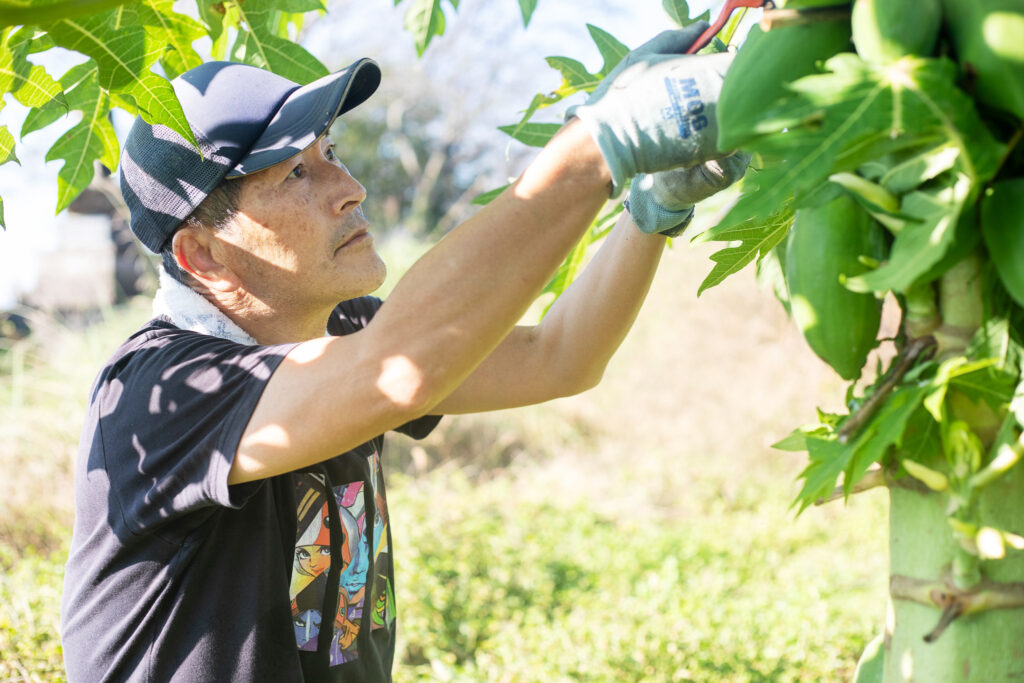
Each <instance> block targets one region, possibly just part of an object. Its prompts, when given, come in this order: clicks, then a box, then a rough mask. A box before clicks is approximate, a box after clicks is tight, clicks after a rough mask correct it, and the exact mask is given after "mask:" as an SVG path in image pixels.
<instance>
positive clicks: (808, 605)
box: [390, 471, 883, 683]
mask: <svg viewBox="0 0 1024 683" xmlns="http://www.w3.org/2000/svg"><path fill="white" fill-rule="evenodd" d="M442 491H443V492H444V494H443V495H444V497H445V501H446V505H445V506H444V507H443V508H438V507H437V506H436V500H437V499H436V496H437V495H440V494H441V492H442ZM764 492H765V489H764V487H763V486H762V485H758V486H756V487H752V488H750V489H747V490H741V493H739V495H738V496H737V498H736V499H734V500H732V501H729V502H725V501H722V500H721V499H719V500H718V501H714V502H713V500H712V499H713V498H715V497H717V494H716V493H713V492H712V491H708V495H709V497H708V498H707V499H706V500H705V504H708V505H711V506H712V508H713V509H712V510H709V511H708V514H707V515H705V516H702V517H701V518H700V520H699V522H697V521H696V520H693V523H691V522H689V521H687V522H684V523H680V522H679V521H672V520H663V519H659V518H658V517H657V516H646V515H645V516H643V517H641V518H639V519H615V518H613V517H609V516H608V515H607V513H604V512H602V510H601V508H600V506H597V505H584V504H564V503H559V502H557V501H551V502H546V503H545V502H533V501H531V500H523V499H522V489H521V488H519V487H517V486H515V485H514V484H513V483H512V482H511V481H509V480H507V479H504V478H499V479H496V480H493V481H491V482H489V483H478V482H469V481H468V480H466V479H465V478H464V476H462V475H461V474H459V473H458V472H457V471H449V472H443V471H442V472H437V473H436V474H434V475H431V476H429V477H427V478H426V479H425V480H417V481H415V482H412V481H407V480H405V479H404V478H394V484H393V485H392V488H391V492H390V497H391V499H392V501H393V505H394V512H393V515H392V516H393V519H394V520H395V546H396V549H397V553H398V555H397V560H396V562H397V566H396V572H397V573H398V574H399V575H401V576H402V577H404V578H403V579H402V580H401V581H400V582H399V584H398V602H399V610H400V617H399V618H400V620H401V622H402V625H401V627H400V633H401V636H400V638H401V642H400V651H399V654H398V661H397V664H396V671H395V675H396V680H398V681H427V680H453V681H474V680H495V679H496V675H495V674H496V672H501V680H516V681H577V680H587V681H608V682H609V683H611V682H612V681H624V680H628V681H639V680H644V681H752V680H754V681H758V680H759V681H780V682H781V681H807V680H845V679H848V678H849V676H850V674H851V673H852V669H853V662H855V661H856V656H857V653H858V652H859V651H860V649H861V648H862V647H863V645H864V643H865V642H866V639H865V638H864V635H863V634H865V633H869V632H871V631H872V630H873V628H874V625H875V624H876V623H877V621H878V619H880V617H881V610H877V614H870V613H869V614H865V613H864V611H863V609H862V601H863V600H864V599H865V598H869V599H874V596H873V595H870V593H874V592H875V591H874V589H871V590H870V591H865V583H863V581H864V580H868V583H869V584H870V583H871V581H870V580H869V579H867V576H869V574H867V573H866V572H867V571H870V570H869V569H867V568H866V567H860V566H858V565H857V562H856V561H853V562H851V561H849V560H847V559H846V557H847V556H846V553H845V552H844V550H843V549H844V547H849V546H850V545H857V546H858V547H861V548H863V547H864V546H863V545H862V544H868V545H869V546H870V545H874V544H875V543H877V541H872V540H870V539H871V537H872V536H873V535H875V530H876V526H875V525H876V524H881V523H882V519H883V517H882V514H881V513H882V511H880V510H877V509H874V510H871V511H870V512H869V511H868V510H867V509H866V508H863V509H862V510H861V511H860V512H859V513H855V514H853V515H852V516H850V517H848V518H847V519H846V520H840V519H835V518H833V519H832V520H819V521H818V522H810V521H807V522H805V523H801V524H793V523H792V520H790V519H788V518H787V516H786V515H785V514H784V512H783V509H784V506H783V505H782V504H781V499H782V497H781V496H780V495H777V494H769V495H767V497H764ZM780 493H781V492H780ZM853 519H858V522H859V523H853V522H852V520H853ZM755 530H756V531H755ZM858 554H859V553H858ZM869 557H871V558H872V560H871V561H873V560H874V558H876V557H878V556H876V555H871V554H870V553H869ZM878 559H881V558H878ZM822 561H829V564H830V571H829V572H821V571H820V562H822ZM861 572H865V573H864V574H863V578H858V575H861ZM878 583H879V584H880V583H881V582H878ZM837 584H838V585H840V586H842V590H836V585H837ZM794 586H800V589H799V590H796V591H794V590H793V587H794ZM822 593H827V594H828V595H829V598H828V600H827V601H822V600H821V599H820V595H821V594H822ZM866 593H868V594H866Z"/></svg>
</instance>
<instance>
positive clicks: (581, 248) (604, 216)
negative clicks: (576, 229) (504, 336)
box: [541, 202, 623, 314]
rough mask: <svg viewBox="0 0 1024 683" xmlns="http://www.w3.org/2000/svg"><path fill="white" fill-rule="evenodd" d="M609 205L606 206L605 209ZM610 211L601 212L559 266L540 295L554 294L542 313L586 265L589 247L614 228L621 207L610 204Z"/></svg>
mask: <svg viewBox="0 0 1024 683" xmlns="http://www.w3.org/2000/svg"><path fill="white" fill-rule="evenodd" d="M607 206H609V205H606V207H607ZM610 206H611V209H609V210H606V211H603V212H602V213H601V214H600V215H599V216H598V217H597V219H595V220H594V222H593V224H591V226H590V229H589V230H588V231H587V233H586V234H585V235H584V236H583V239H581V240H580V241H579V242H578V243H577V244H576V246H575V247H574V248H573V250H572V252H570V253H569V256H568V257H566V259H565V261H563V262H562V265H561V266H559V268H558V271H556V272H555V276H554V277H553V278H551V281H550V282H548V284H547V286H545V287H544V290H543V291H542V292H541V294H554V295H555V298H554V299H553V300H552V301H551V302H550V303H549V304H548V305H547V307H545V309H544V313H545V314H547V312H548V311H549V310H550V309H551V306H552V305H554V302H555V301H557V299H558V297H560V296H561V295H562V293H563V292H564V291H565V290H566V289H568V288H569V285H571V284H572V282H573V280H575V279H576V276H577V275H579V274H580V272H582V271H583V267H584V266H585V265H586V263H587V253H588V252H589V250H590V247H591V246H592V245H593V244H595V243H596V242H598V241H600V240H601V239H603V238H604V237H605V236H606V235H607V234H608V233H609V232H610V231H611V229H612V227H614V225H615V222H616V221H617V220H618V218H619V216H620V215H621V214H622V211H623V206H622V204H621V203H620V202H612V203H610Z"/></svg>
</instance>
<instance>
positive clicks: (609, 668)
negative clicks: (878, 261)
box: [0, 246, 887, 682]
mask: <svg viewBox="0 0 1024 683" xmlns="http://www.w3.org/2000/svg"><path fill="white" fill-rule="evenodd" d="M708 267H709V266H708V262H707V252H706V251H704V250H702V249H693V250H691V249H687V248H685V247H683V246H679V247H677V248H675V249H673V250H672V251H671V253H669V254H667V256H666V258H665V261H664V263H663V265H662V267H661V269H660V272H659V275H658V278H657V280H656V282H655V286H654V289H653V291H652V293H651V297H650V301H649V304H648V306H647V307H646V308H645V310H644V312H643V313H642V315H641V318H640V320H639V321H638V323H637V325H636V328H635V329H634V331H633V333H632V334H631V336H630V338H629V339H628V340H627V341H626V343H625V345H624V346H623V348H622V350H621V351H620V353H619V354H618V356H617V357H616V359H615V360H614V362H613V364H612V366H611V367H610V368H609V370H608V372H607V373H606V376H605V381H604V382H603V383H602V385H601V386H600V387H599V388H597V389H595V390H593V391H591V392H588V393H587V394H584V395H582V396H578V397H574V398H571V399H564V400H561V401H556V402H552V403H550V404H545V405H542V406H535V407H532V408H528V409H521V410H517V411H508V412H503V413H495V414H491V415H486V416H467V417H462V418H457V419H448V420H446V421H445V422H443V423H442V426H441V427H440V428H439V429H438V430H436V431H435V433H434V434H432V435H431V436H430V437H429V438H428V439H427V440H425V441H423V442H411V441H408V440H405V439H404V438H396V439H394V440H393V443H392V448H391V451H390V454H389V455H388V458H387V461H388V464H389V466H390V475H389V476H390V479H389V493H390V496H391V508H392V509H391V516H392V522H393V529H394V541H395V546H396V555H397V560H396V562H397V583H398V586H397V589H398V601H399V630H400V644H399V645H400V652H399V662H398V664H397V666H396V672H395V674H396V680H398V681H427V680H430V681H434V680H437V681H538V682H541V681H543V682H548V681H641V680H642V681H765V682H767V681H843V680H848V679H849V678H850V675H851V674H852V671H853V667H854V664H855V662H856V659H857V656H858V654H859V652H860V650H861V648H863V646H864V645H865V643H866V642H867V641H868V640H870V638H871V637H872V636H873V635H874V634H875V633H876V632H877V631H878V630H880V627H881V623H882V618H883V616H884V608H885V592H886V591H885V584H886V563H887V558H886V529H885V527H886V509H887V500H886V498H885V495H884V493H879V492H872V493H868V494H863V495H862V496H860V497H858V498H854V499H853V500H851V501H850V504H849V506H847V507H843V505H842V503H838V504H836V503H833V504H831V505H830V506H824V507H820V508H811V509H810V510H808V511H806V512H805V513H804V514H803V515H801V516H800V517H795V516H794V513H793V511H792V510H791V508H790V503H791V501H792V500H793V497H794V495H795V493H796V490H797V484H796V481H795V478H796V476H797V475H798V474H799V472H800V470H801V469H802V467H803V456H802V455H800V454H793V453H784V452H779V451H773V450H772V449H771V448H770V444H771V443H773V442H774V441H775V440H778V439H780V438H781V437H782V436H784V435H785V434H786V433H788V431H789V430H790V429H792V428H793V427H795V426H797V425H799V424H801V423H803V422H809V421H811V419H812V418H813V411H814V408H815V406H816V405H823V406H825V407H836V405H837V404H838V403H839V402H840V400H841V397H842V391H843V387H842V386H841V385H840V384H839V382H838V380H837V379H836V378H834V376H833V375H832V374H831V372H830V371H829V370H828V369H827V368H825V367H824V366H823V365H822V364H821V363H820V362H819V361H818V360H817V359H816V358H814V357H813V356H812V355H811V354H810V352H809V351H808V350H807V349H806V347H805V346H804V345H803V343H802V341H801V340H800V339H799V335H798V334H797V333H796V331H795V330H794V329H793V327H792V325H791V324H790V323H789V322H788V321H787V320H786V319H785V318H784V315H783V313H782V311H781V309H780V307H779V306H778V305H777V304H776V303H775V302H774V300H772V299H771V297H770V295H768V294H767V293H762V292H759V291H757V290H756V288H755V286H754V284H753V282H752V277H751V276H750V275H749V274H741V275H740V276H738V277H737V278H735V281H732V282H728V283H726V284H725V285H724V286H722V287H720V288H718V289H715V290H711V291H710V292H708V293H706V294H705V295H704V296H703V297H702V298H701V299H700V300H698V299H696V297H695V293H696V290H697V284H698V283H699V282H700V279H701V278H702V277H703V275H704V274H705V273H706V271H707V270H708ZM146 314H147V311H146V305H145V302H141V303H140V304H138V305H135V306H133V307H129V308H128V309H125V310H118V311H111V312H109V313H108V315H107V316H106V321H105V322H104V324H102V325H100V326H94V327H90V328H87V329H84V330H71V329H66V328H62V327H61V326H59V325H58V324H56V323H54V322H53V321H49V322H47V321H42V323H41V324H43V325H44V326H48V327H47V329H45V330H44V332H45V333H43V334H38V335H36V336H35V337H34V338H33V339H31V340H26V341H24V342H20V343H18V344H16V345H14V346H13V347H11V348H7V349H5V350H3V351H0V411H2V413H0V414H2V416H3V417H2V420H0V468H2V471H3V472H4V476H3V477H2V478H0V570H2V576H0V681H57V680H62V678H63V675H62V669H61V654H60V647H59V638H58V619H59V614H58V605H59V593H60V584H61V577H62V573H63V561H64V555H65V552H66V547H67V542H68V537H69V529H70V523H71V515H72V512H71V474H70V472H71V458H72V455H73V453H74V450H75V445H76V442H77V438H78V430H79V428H80V425H81V419H82V413H83V410H84V403H85V396H86V394H87V392H88V388H89V385H90V383H91V381H92V376H93V374H94V373H95V371H96V370H97V369H98V367H99V366H100V365H101V364H102V362H103V360H104V358H105V357H106V355H107V354H108V353H109V352H110V351H111V350H112V349H113V348H114V346H116V344H117V343H118V341H119V340H120V339H122V338H123V337H124V336H126V335H127V333H128V332H130V331H131V329H133V328H134V327H135V326H136V325H137V324H139V323H140V322H141V321H142V320H144V319H145V317H146Z"/></svg>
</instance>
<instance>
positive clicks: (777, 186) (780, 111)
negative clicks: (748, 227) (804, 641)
mask: <svg viewBox="0 0 1024 683" xmlns="http://www.w3.org/2000/svg"><path fill="white" fill-rule="evenodd" d="M826 67H827V69H828V72H827V73H824V74H820V75H811V76H806V77H804V78H801V79H799V80H797V81H795V82H793V83H792V84H791V89H792V90H793V95H792V96H791V97H789V98H786V99H784V100H783V101H782V102H781V103H779V104H778V106H776V107H774V108H772V109H770V110H769V111H767V112H766V113H765V114H764V116H763V117H762V118H761V119H760V120H759V121H758V122H757V124H756V125H755V130H756V132H757V133H758V137H756V138H755V139H753V140H752V141H751V142H750V143H749V148H750V149H752V150H753V151H756V152H758V153H759V154H761V156H762V158H764V159H765V162H766V163H765V166H764V168H763V169H762V171H761V173H760V174H759V177H758V182H756V183H748V184H746V185H745V188H744V193H743V195H742V196H741V197H740V199H739V201H738V202H737V203H736V204H735V206H733V208H732V210H731V211H730V212H729V214H728V215H727V216H726V217H725V219H724V220H723V224H724V225H726V226H729V225H737V224H740V223H742V222H744V221H746V220H749V219H751V218H755V217H757V216H766V215H770V214H771V213H772V212H774V211H775V210H776V207H778V206H779V205H781V204H782V203H783V202H784V201H786V200H787V199H788V198H790V197H793V198H795V200H796V203H797V206H799V205H800V202H801V199H802V197H804V196H806V195H807V194H809V193H810V192H812V191H813V190H814V188H816V187H818V186H819V185H820V184H821V183H822V182H824V181H825V179H826V178H827V177H828V176H829V175H831V174H833V173H836V172H842V171H851V170H853V169H855V168H856V167H857V166H858V165H860V164H861V163H863V162H864V161H866V160H867V159H871V158H873V157H878V156H880V155H882V154H884V153H887V152H889V151H891V150H892V149H893V147H894V145H903V146H914V145H917V144H920V143H921V142H922V140H933V139H935V138H936V136H939V139H940V141H944V142H947V143H949V144H951V145H953V146H954V147H956V148H957V150H958V157H957V168H958V169H959V171H960V172H961V173H962V174H963V175H965V176H966V177H967V178H968V180H969V190H970V191H971V192H976V191H977V189H978V188H979V187H980V186H981V184H982V183H984V182H985V181H986V180H988V179H989V178H990V177H991V176H992V174H993V173H994V172H995V170H996V168H997V166H998V163H999V158H1000V154H1001V152H1002V146H1001V145H1000V144H999V143H997V142H996V141H995V140H994V139H993V137H992V135H991V133H990V132H989V131H988V129H987V128H986V127H985V125H984V124H983V122H982V121H981V119H980V118H979V116H978V113H977V111H976V109H975V107H974V105H973V102H972V101H971V100H970V98H968V97H967V95H966V94H965V93H964V92H963V91H961V90H960V89H959V88H958V87H957V86H956V83H955V79H956V69H955V67H954V65H953V64H952V63H951V62H949V61H947V60H927V59H912V58H906V59H903V60H900V61H899V62H896V63H895V64H893V65H888V66H880V65H876V64H869V63H867V62H864V61H863V60H861V59H860V58H859V57H857V56H856V55H854V54H851V53H841V54H839V55H836V56H835V57H832V58H831V59H829V60H828V61H827V62H826Z"/></svg>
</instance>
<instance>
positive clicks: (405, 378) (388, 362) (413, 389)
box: [377, 356, 438, 415]
mask: <svg viewBox="0 0 1024 683" xmlns="http://www.w3.org/2000/svg"><path fill="white" fill-rule="evenodd" d="M431 387H432V382H430V381H429V379H428V377H427V374H426V373H425V372H424V371H423V370H422V369H421V368H420V367H419V366H417V365H416V364H415V363H414V362H413V361H412V360H410V359H409V358H407V357H406V356H390V357H388V358H385V359H384V361H383V362H382V363H381V369H380V375H379V376H378V378H377V389H378V390H379V391H380V392H381V394H383V396H384V398H385V399H387V401H388V402H389V403H391V404H392V405H393V406H395V407H396V408H398V409H399V410H401V411H402V412H408V413H409V414H410V415H422V414H425V413H426V412H427V411H428V410H429V409H430V408H431V407H433V405H434V404H435V403H437V401H438V397H437V396H435V395H434V394H435V393H436V392H435V391H433V390H432V388H431Z"/></svg>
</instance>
